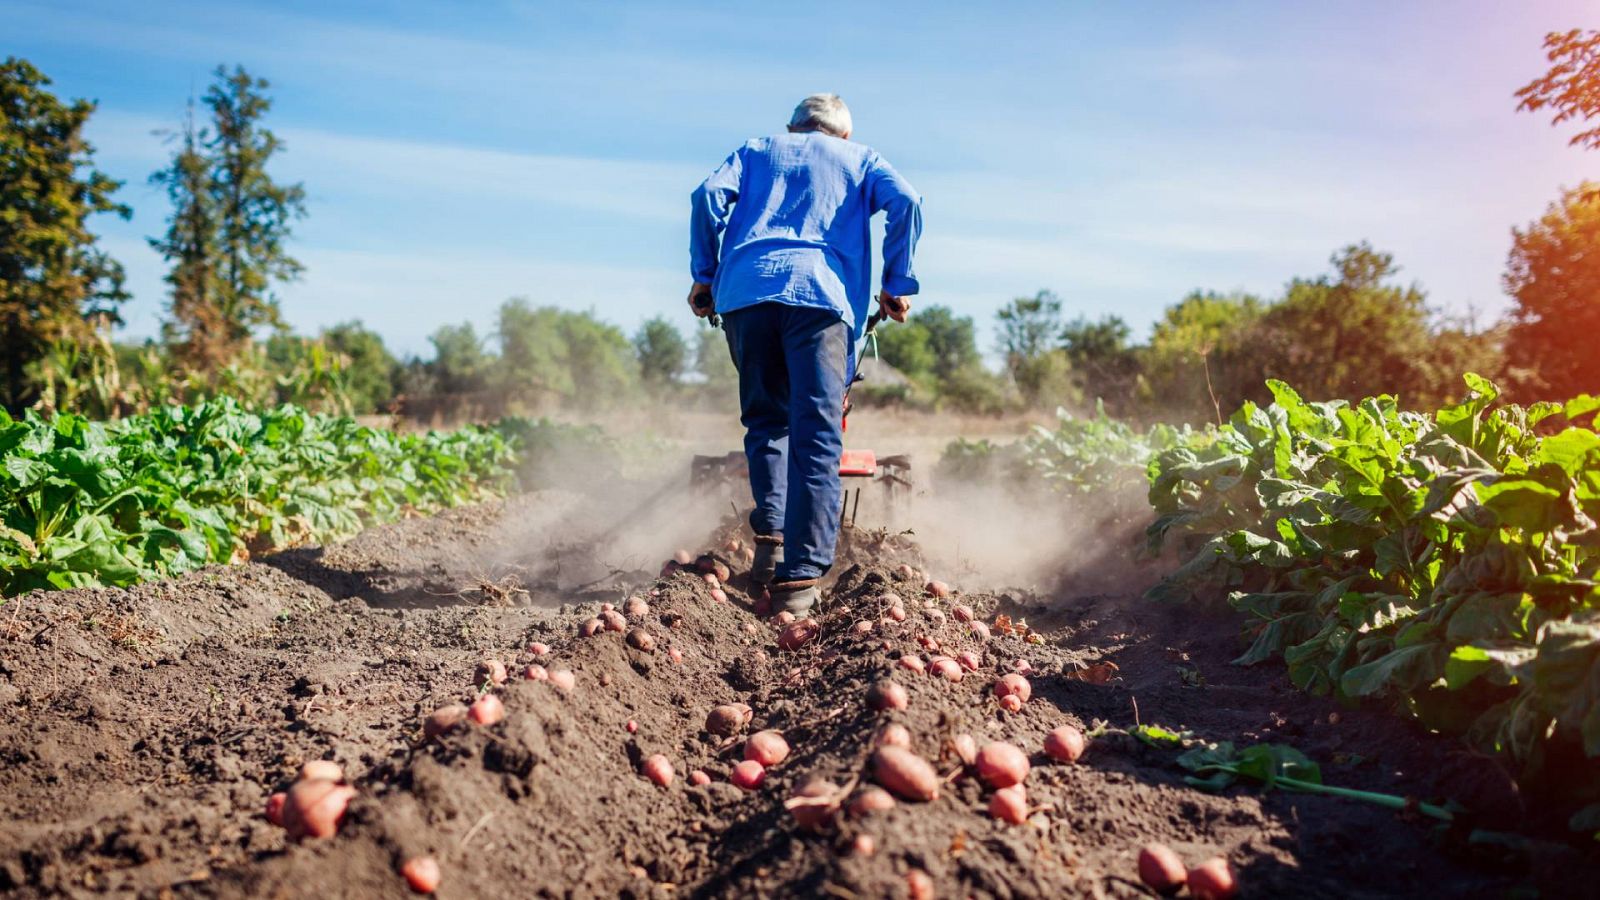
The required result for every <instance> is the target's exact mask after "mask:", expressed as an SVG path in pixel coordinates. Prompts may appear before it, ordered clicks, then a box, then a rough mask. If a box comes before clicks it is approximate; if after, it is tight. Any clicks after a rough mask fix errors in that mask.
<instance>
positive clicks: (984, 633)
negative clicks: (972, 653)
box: [967, 622, 989, 641]
mask: <svg viewBox="0 0 1600 900" xmlns="http://www.w3.org/2000/svg"><path fill="white" fill-rule="evenodd" d="M967 631H969V632H971V634H972V636H973V637H975V638H977V639H978V640H980V641H987V640H988V639H989V626H987V625H985V624H983V623H982V622H968V623H967Z"/></svg>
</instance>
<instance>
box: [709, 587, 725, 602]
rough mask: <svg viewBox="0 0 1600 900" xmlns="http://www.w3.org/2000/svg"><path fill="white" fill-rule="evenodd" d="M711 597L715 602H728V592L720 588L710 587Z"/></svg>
mask: <svg viewBox="0 0 1600 900" xmlns="http://www.w3.org/2000/svg"><path fill="white" fill-rule="evenodd" d="M711 599H712V600H714V601H716V602H717V603H727V602H728V592H727V591H725V590H723V589H722V588H712V589H711Z"/></svg>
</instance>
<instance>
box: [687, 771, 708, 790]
mask: <svg viewBox="0 0 1600 900" xmlns="http://www.w3.org/2000/svg"><path fill="white" fill-rule="evenodd" d="M689 783H690V784H692V785H694V786H695V787H703V786H705V785H708V784H710V783H711V776H710V775H707V774H706V773H705V772H704V771H702V770H700V769H695V770H694V771H693V772H690V773H689Z"/></svg>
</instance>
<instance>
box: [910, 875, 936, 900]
mask: <svg viewBox="0 0 1600 900" xmlns="http://www.w3.org/2000/svg"><path fill="white" fill-rule="evenodd" d="M906 897H907V898H908V900H933V876H931V875H929V874H928V873H927V872H924V871H922V870H921V869H912V870H911V871H909V872H907V873H906Z"/></svg>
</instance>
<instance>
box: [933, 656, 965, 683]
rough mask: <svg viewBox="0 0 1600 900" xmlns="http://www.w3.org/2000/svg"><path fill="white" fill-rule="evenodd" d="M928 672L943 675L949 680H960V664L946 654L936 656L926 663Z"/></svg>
mask: <svg viewBox="0 0 1600 900" xmlns="http://www.w3.org/2000/svg"><path fill="white" fill-rule="evenodd" d="M928 673H929V674H931V675H940V676H943V677H944V678H946V679H949V680H950V681H960V680H961V675H962V672H961V664H960V663H958V662H956V661H955V660H953V659H951V658H950V657H948V656H936V657H934V658H933V660H932V661H931V662H929V663H928Z"/></svg>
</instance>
